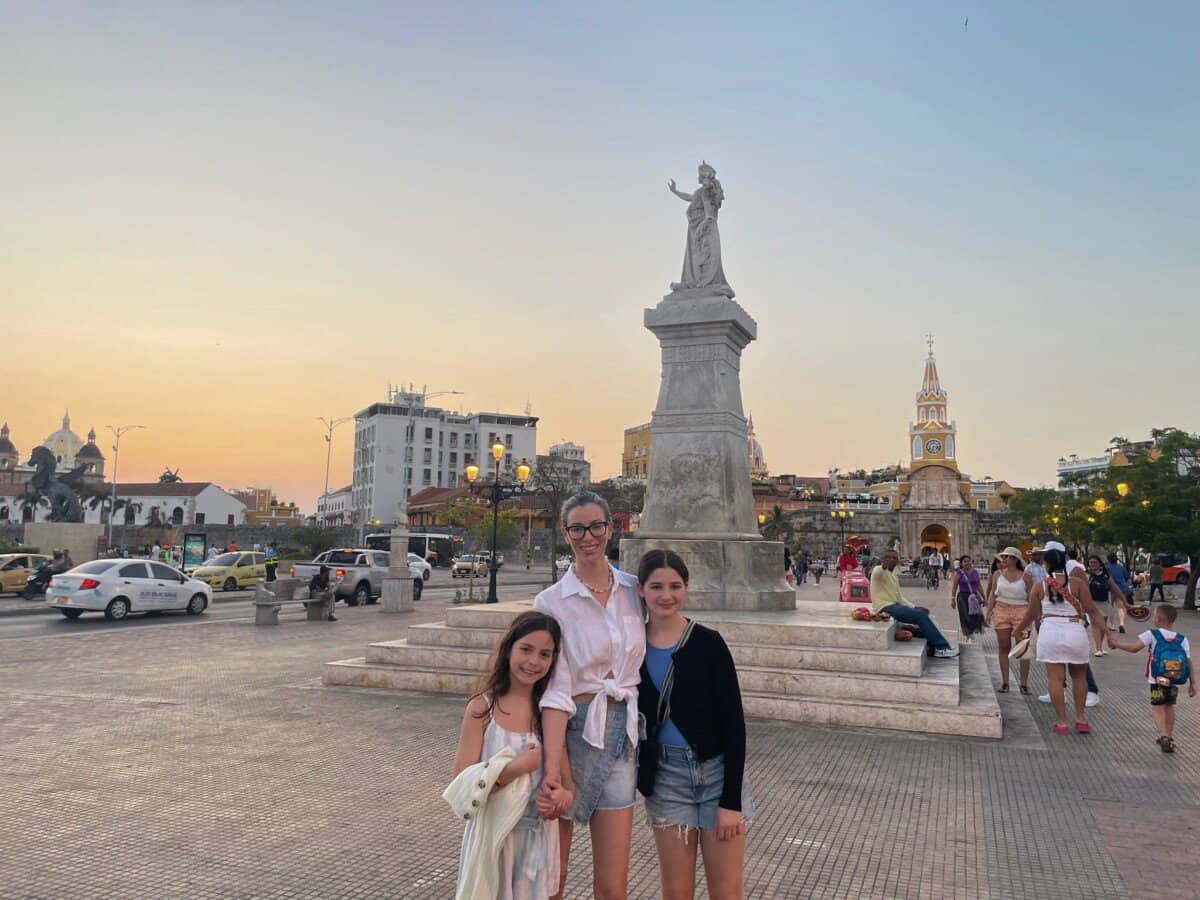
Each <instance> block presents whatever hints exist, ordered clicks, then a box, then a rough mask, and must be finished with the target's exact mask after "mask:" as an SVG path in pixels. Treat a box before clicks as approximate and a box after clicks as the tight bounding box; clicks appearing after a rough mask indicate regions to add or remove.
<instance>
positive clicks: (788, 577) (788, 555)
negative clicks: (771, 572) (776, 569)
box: [783, 544, 796, 587]
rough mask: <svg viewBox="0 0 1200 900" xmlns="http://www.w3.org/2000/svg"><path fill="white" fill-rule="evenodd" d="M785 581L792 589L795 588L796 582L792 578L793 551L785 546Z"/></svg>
mask: <svg viewBox="0 0 1200 900" xmlns="http://www.w3.org/2000/svg"><path fill="white" fill-rule="evenodd" d="M783 580H784V581H786V582H787V583H788V585H789V586H790V587H795V586H796V582H795V581H794V580H793V578H792V551H791V550H789V549H788V545H787V544H784V545H783Z"/></svg>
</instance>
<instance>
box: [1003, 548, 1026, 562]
mask: <svg viewBox="0 0 1200 900" xmlns="http://www.w3.org/2000/svg"><path fill="white" fill-rule="evenodd" d="M1002 556H1011V557H1012V558H1013V559H1015V560H1017V562H1025V557H1024V556H1022V555H1021V551H1020V550H1018V549H1017V548H1016V547H1005V548H1004V549H1003V550H1001V551H1000V552H999V553H997V554H996V559H999V558H1000V557H1002Z"/></svg>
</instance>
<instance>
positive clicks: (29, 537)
mask: <svg viewBox="0 0 1200 900" xmlns="http://www.w3.org/2000/svg"><path fill="white" fill-rule="evenodd" d="M105 527H106V526H104V525H94V524H90V523H85V522H28V523H26V525H25V533H24V538H23V539H22V542H23V543H24V545H25V546H26V547H37V548H38V550H40V551H41V552H42V553H49V552H50V551H51V550H54V549H56V548H57V549H59V550H69V551H70V552H71V559H73V560H75V564H76V565H81V564H82V563H85V562H89V561H90V560H93V559H95V558H96V548H97V545H98V544H99V541H100V538H101V537H103V536H104V529H105Z"/></svg>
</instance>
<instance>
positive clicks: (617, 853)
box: [533, 491, 646, 900]
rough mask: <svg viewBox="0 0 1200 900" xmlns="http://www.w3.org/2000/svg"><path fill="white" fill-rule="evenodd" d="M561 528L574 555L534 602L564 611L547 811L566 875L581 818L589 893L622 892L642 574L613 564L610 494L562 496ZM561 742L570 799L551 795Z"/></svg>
mask: <svg viewBox="0 0 1200 900" xmlns="http://www.w3.org/2000/svg"><path fill="white" fill-rule="evenodd" d="M562 517H563V532H564V533H565V535H566V538H567V541H568V542H569V543H570V545H571V550H572V552H573V553H574V556H575V561H574V563H572V564H571V567H570V568H569V569H567V571H566V573H565V574H564V575H563V577H562V578H561V579H560V580H559V581H558V583H557V584H555V585H553V586H552V587H549V588H547V589H546V590H544V591H542V592H541V593H540V594H538V596H537V598H536V599H535V600H534V601H533V606H534V609H537V610H540V611H542V612H546V613H549V614H550V615H552V616H553V617H554V618H555V619H557V620H558V624H559V626H560V627H561V628H562V633H563V648H562V659H561V660H560V661H559V664H558V665H557V666H556V667H555V669H554V674H553V676H552V677H551V680H550V686H549V687H548V688H547V689H546V693H545V695H544V696H543V697H542V699H541V708H542V722H543V729H544V731H545V736H546V737H545V748H546V773H545V777H544V778H543V779H542V789H541V791H540V792H539V807H540V808H541V809H542V812H543V815H547V816H555V817H563V818H559V825H560V831H559V847H560V849H561V852H562V862H561V865H560V872H561V874H562V879H563V881H564V882H565V880H566V876H567V861H568V856H569V854H570V850H571V834H572V831H573V829H574V826H575V824H576V823H578V824H580V825H584V824H586V825H587V826H588V828H589V830H590V832H591V838H592V893H593V895H594V896H595V897H596V898H597V900H625V897H626V895H627V891H628V881H629V843H630V839H631V837H632V834H633V802H634V797H635V792H636V783H635V776H636V765H635V762H634V750H635V748H636V747H637V742H638V716H637V711H638V678H639V673H640V670H641V666H642V657H643V655H644V654H645V652H646V631H645V625H644V624H643V621H642V602H641V600H640V599H639V597H638V593H637V579H636V578H634V577H633V576H632V575H628V574H626V573H625V572H620V571H618V570H617V569H614V568H613V567H612V566H611V565H609V562H608V558H607V556H606V555H605V547H606V546H607V544H608V539H609V536H610V535H611V534H612V516H611V515H610V513H609V509H608V503H606V502H605V501H604V499H603V498H602V497H600V496H599V495H597V494H593V493H591V492H590V491H583V492H581V493H578V494H576V495H575V496H573V497H571V498H570V499H568V500H567V502H566V503H564V504H563V511H562ZM564 749H565V751H566V753H567V754H569V756H570V759H571V774H572V776H573V778H574V782H575V796H574V802H573V803H572V804H570V805H569V806H568V805H567V804H565V803H562V802H555V803H551V802H550V801H551V800H552V799H553V796H554V792H555V791H557V790H559V789H560V788H561V787H563V786H564V782H563V780H562V779H563V775H564V772H563V753H564Z"/></svg>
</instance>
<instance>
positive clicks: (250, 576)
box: [192, 550, 267, 591]
mask: <svg viewBox="0 0 1200 900" xmlns="http://www.w3.org/2000/svg"><path fill="white" fill-rule="evenodd" d="M192 577H193V578H195V579H196V580H197V581H203V582H204V583H205V584H207V585H209V586H210V587H215V588H217V587H219V588H221V590H224V591H236V590H237V589H238V588H252V587H254V582H255V580H256V579H258V578H266V577H267V558H266V556H265V555H264V554H262V553H251V552H248V551H244V550H234V551H232V552H230V553H222V554H221V555H220V556H214V557H213V558H212V559H210V560H208V562H206V563H205V564H204V565H202V566H200V568H198V569H196V570H195V571H193V572H192Z"/></svg>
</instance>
